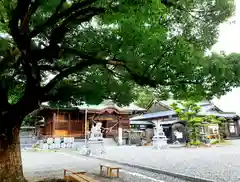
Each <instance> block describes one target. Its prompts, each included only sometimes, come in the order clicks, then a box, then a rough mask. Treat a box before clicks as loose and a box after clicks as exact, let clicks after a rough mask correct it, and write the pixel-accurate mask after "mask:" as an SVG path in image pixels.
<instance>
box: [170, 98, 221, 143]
mask: <svg viewBox="0 0 240 182" xmlns="http://www.w3.org/2000/svg"><path fill="white" fill-rule="evenodd" d="M171 107H172V108H173V110H174V111H175V112H176V114H177V116H178V117H179V119H180V120H182V121H185V122H186V128H187V135H188V136H187V137H188V139H189V140H190V144H191V143H194V142H198V141H199V140H200V129H201V127H208V125H209V124H218V125H219V126H220V127H221V125H222V122H223V121H224V120H225V119H224V118H218V117H216V116H214V115H207V116H203V115H201V113H200V109H201V108H200V106H199V105H198V104H197V103H196V102H194V101H179V102H177V103H173V104H172V105H171Z"/></svg>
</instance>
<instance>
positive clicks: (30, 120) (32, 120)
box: [22, 116, 36, 126]
mask: <svg viewBox="0 0 240 182" xmlns="http://www.w3.org/2000/svg"><path fill="white" fill-rule="evenodd" d="M35 122H36V118H34V117H31V116H26V117H25V118H24V120H23V122H22V126H35Z"/></svg>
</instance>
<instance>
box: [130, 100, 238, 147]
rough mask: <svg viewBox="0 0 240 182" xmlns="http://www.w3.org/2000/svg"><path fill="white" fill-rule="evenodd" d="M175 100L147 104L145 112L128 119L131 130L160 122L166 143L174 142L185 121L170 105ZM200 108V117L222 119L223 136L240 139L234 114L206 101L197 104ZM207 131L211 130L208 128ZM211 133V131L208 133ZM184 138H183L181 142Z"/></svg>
mask: <svg viewBox="0 0 240 182" xmlns="http://www.w3.org/2000/svg"><path fill="white" fill-rule="evenodd" d="M174 102H176V101H175V100H172V99H169V100H165V101H164V100H163V101H153V102H152V103H150V104H149V106H148V108H147V109H146V110H147V111H146V112H145V113H144V114H140V115H138V116H134V117H132V118H130V125H131V128H132V129H135V130H142V131H146V130H147V129H148V128H153V127H154V124H153V123H154V121H156V120H158V121H160V123H161V125H162V127H163V130H164V133H165V135H166V137H167V138H168V142H169V143H172V142H173V141H174V140H175V136H174V132H175V131H180V132H182V133H183V134H184V133H185V125H186V122H185V121H181V120H180V119H179V118H178V117H177V115H176V113H175V111H174V110H172V108H171V104H172V103H174ZM198 105H199V106H200V109H201V110H200V112H199V115H200V116H207V115H214V116H216V117H221V118H224V119H225V121H224V123H225V126H226V127H225V134H226V137H227V138H232V137H240V125H239V121H240V120H239V116H238V115H237V114H236V113H234V112H223V111H222V110H221V109H220V108H218V107H217V106H216V105H214V104H213V103H212V102H210V101H208V100H203V101H201V102H199V103H198ZM209 130H213V128H212V127H209ZM209 132H210V133H212V131H209ZM184 140H185V138H184V137H183V139H182V142H184Z"/></svg>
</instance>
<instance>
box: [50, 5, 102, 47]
mask: <svg viewBox="0 0 240 182" xmlns="http://www.w3.org/2000/svg"><path fill="white" fill-rule="evenodd" d="M104 12H105V9H103V8H94V7H89V8H86V9H83V10H80V11H78V12H76V13H73V14H72V15H71V16H69V17H68V18H67V19H65V20H64V21H63V23H62V24H61V25H60V26H58V27H56V28H55V29H54V30H53V31H52V33H51V36H50V38H49V39H50V46H51V45H54V44H57V43H58V42H59V41H61V40H62V39H63V37H64V35H65V34H66V33H67V31H68V30H69V29H70V27H69V25H70V24H73V23H74V22H76V23H77V24H81V23H83V22H86V21H89V20H91V18H92V17H93V16H96V15H99V14H101V13H104Z"/></svg>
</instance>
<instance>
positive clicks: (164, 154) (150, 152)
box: [99, 140, 240, 182]
mask: <svg viewBox="0 0 240 182" xmlns="http://www.w3.org/2000/svg"><path fill="white" fill-rule="evenodd" d="M99 157H102V158H106V159H112V160H115V161H119V162H126V163H132V164H139V165H143V166H147V167H152V168H157V169H163V170H167V171H171V172H175V173H181V174H186V175H189V176H194V177H201V178H206V179H210V180H214V181H216V182H237V181H240V140H235V141H231V145H225V146H221V147H220V146H219V147H211V148H169V149H162V150H159V151H157V150H154V149H152V148H151V147H136V146H119V147H109V148H107V153H106V154H101V155H99Z"/></svg>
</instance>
